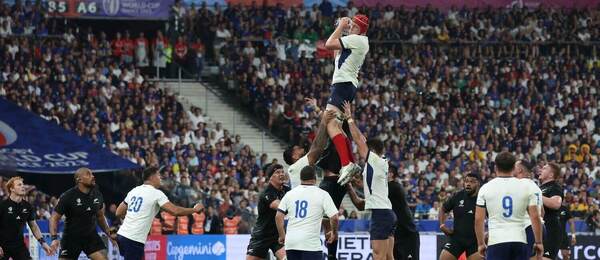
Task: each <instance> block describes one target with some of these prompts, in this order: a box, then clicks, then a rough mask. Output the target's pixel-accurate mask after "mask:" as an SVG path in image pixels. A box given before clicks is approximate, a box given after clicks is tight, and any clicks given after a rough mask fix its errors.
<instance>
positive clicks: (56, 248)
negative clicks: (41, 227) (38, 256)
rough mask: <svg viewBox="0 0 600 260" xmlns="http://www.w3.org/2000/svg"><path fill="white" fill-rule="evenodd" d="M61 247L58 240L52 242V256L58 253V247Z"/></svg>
mask: <svg viewBox="0 0 600 260" xmlns="http://www.w3.org/2000/svg"><path fill="white" fill-rule="evenodd" d="M59 245H60V241H58V239H54V240H52V244H50V248H51V249H52V254H54V253H55V252H56V251H58V246H59Z"/></svg>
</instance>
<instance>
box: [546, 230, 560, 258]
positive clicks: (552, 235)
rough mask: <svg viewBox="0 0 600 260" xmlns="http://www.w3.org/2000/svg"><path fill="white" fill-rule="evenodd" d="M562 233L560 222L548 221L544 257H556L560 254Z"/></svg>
mask: <svg viewBox="0 0 600 260" xmlns="http://www.w3.org/2000/svg"><path fill="white" fill-rule="evenodd" d="M562 233H564V231H561V229H560V224H559V223H546V234H545V235H544V241H543V242H544V257H546V258H550V259H554V258H556V256H558V251H559V248H560V243H561V242H562V241H561V240H562Z"/></svg>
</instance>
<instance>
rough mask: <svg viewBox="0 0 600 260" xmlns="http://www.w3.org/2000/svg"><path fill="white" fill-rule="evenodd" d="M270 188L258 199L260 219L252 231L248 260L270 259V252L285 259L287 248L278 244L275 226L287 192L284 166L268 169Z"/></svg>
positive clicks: (278, 257)
mask: <svg viewBox="0 0 600 260" xmlns="http://www.w3.org/2000/svg"><path fill="white" fill-rule="evenodd" d="M266 173H267V176H268V178H269V182H268V186H267V188H265V190H264V191H262V192H261V193H260V195H259V198H258V219H257V220H256V225H255V226H254V229H252V235H251V236H250V243H249V244H248V251H247V253H246V260H258V259H265V258H267V257H268V254H269V250H271V251H272V252H273V254H274V255H275V256H276V257H277V259H280V260H281V259H285V257H286V256H285V248H283V245H282V244H280V243H279V242H278V238H279V233H278V232H277V226H276V224H275V214H276V213H277V207H278V206H279V202H280V201H281V199H282V198H283V196H284V195H285V193H286V192H287V189H286V188H285V187H284V186H283V183H284V181H285V173H284V171H283V166H281V165H280V164H272V165H270V166H269V167H268V168H267V171H266Z"/></svg>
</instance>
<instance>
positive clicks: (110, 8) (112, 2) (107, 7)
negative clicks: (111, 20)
mask: <svg viewBox="0 0 600 260" xmlns="http://www.w3.org/2000/svg"><path fill="white" fill-rule="evenodd" d="M120 6H121V0H102V7H103V8H104V13H105V14H106V15H110V16H114V15H116V14H117V13H119V8H120Z"/></svg>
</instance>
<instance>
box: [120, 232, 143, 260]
mask: <svg viewBox="0 0 600 260" xmlns="http://www.w3.org/2000/svg"><path fill="white" fill-rule="evenodd" d="M117 242H118V243H119V253H121V256H123V258H124V260H141V259H143V258H144V244H142V243H139V242H136V241H133V240H130V239H128V238H126V237H123V236H120V235H119V236H117Z"/></svg>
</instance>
